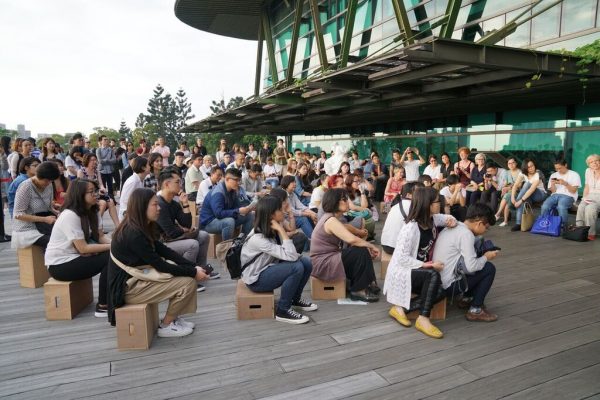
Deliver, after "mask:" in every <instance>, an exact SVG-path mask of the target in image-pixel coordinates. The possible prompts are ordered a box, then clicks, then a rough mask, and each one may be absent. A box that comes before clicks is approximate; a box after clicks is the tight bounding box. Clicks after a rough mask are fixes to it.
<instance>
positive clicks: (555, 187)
mask: <svg viewBox="0 0 600 400" xmlns="http://www.w3.org/2000/svg"><path fill="white" fill-rule="evenodd" d="M554 170H555V171H556V172H555V173H553V174H552V175H550V181H549V183H548V190H549V191H550V193H552V194H551V195H550V197H548V198H546V200H545V201H544V203H543V204H542V211H541V214H542V215H544V214H547V213H549V212H550V210H552V209H553V208H556V209H557V210H558V215H560V219H561V223H562V226H563V227H566V226H567V222H568V221H569V209H570V208H571V206H572V205H573V204H574V203H575V202H576V201H577V198H578V197H579V194H578V192H577V190H578V189H579V188H580V187H581V177H580V176H579V174H578V173H577V172H575V171H573V170H570V169H569V168H567V161H566V160H564V159H562V158H561V159H558V160H556V161H554Z"/></svg>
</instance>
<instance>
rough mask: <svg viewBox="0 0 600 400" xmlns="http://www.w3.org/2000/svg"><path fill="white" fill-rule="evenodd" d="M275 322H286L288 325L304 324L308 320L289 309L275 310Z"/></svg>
mask: <svg viewBox="0 0 600 400" xmlns="http://www.w3.org/2000/svg"><path fill="white" fill-rule="evenodd" d="M275 321H281V322H287V323H288V324H295V325H298V324H305V323H307V322H308V321H310V319H309V318H308V317H307V316H306V315H302V314H300V313H299V312H296V311H294V310H292V309H291V308H290V309H289V310H287V311H279V310H277V314H275Z"/></svg>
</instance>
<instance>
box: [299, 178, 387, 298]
mask: <svg viewBox="0 0 600 400" xmlns="http://www.w3.org/2000/svg"><path fill="white" fill-rule="evenodd" d="M321 205H322V207H323V210H324V211H325V214H324V215H323V217H322V218H321V219H320V220H319V222H318V223H317V226H316V227H315V230H314V232H313V235H312V238H311V240H310V258H311V261H312V263H313V272H312V276H314V277H315V278H317V279H320V280H323V281H327V282H332V281H340V280H345V279H348V280H349V281H350V285H349V290H350V298H351V299H352V300H361V301H366V302H376V301H378V300H379V292H380V289H379V287H378V286H377V281H376V278H375V271H374V270H373V259H375V258H377V257H379V254H380V252H379V248H378V247H376V246H374V245H373V244H371V243H369V242H367V241H365V240H363V239H361V238H359V237H358V236H355V235H353V234H351V233H350V232H349V231H348V229H346V227H345V226H344V225H343V224H342V223H341V222H340V220H339V218H340V217H341V216H342V215H343V214H344V213H345V212H346V211H348V195H347V194H346V191H345V190H344V189H329V190H328V191H327V192H325V195H324V196H323V202H322V204H321ZM343 243H346V244H347V245H348V246H347V247H345V248H342V244H343Z"/></svg>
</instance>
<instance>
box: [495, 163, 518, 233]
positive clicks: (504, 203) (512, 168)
mask: <svg viewBox="0 0 600 400" xmlns="http://www.w3.org/2000/svg"><path fill="white" fill-rule="evenodd" d="M507 165H508V171H506V174H505V177H506V180H505V181H504V186H503V187H502V192H501V194H500V195H501V198H502V200H501V201H500V206H499V207H498V211H497V212H496V215H495V217H496V221H498V220H499V219H500V217H501V216H502V215H504V221H502V222H501V223H500V225H499V226H506V224H508V217H509V216H510V210H511V208H512V207H511V206H512V203H511V201H510V197H511V194H512V187H513V185H514V184H515V182H516V181H517V179H518V178H519V175H521V173H522V172H521V170H520V169H519V167H518V164H517V159H516V158H514V157H509V158H508V161H507Z"/></svg>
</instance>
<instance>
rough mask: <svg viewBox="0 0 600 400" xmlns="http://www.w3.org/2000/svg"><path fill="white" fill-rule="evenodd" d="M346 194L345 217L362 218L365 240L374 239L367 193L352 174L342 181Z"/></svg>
mask: <svg viewBox="0 0 600 400" xmlns="http://www.w3.org/2000/svg"><path fill="white" fill-rule="evenodd" d="M344 185H345V188H346V192H347V194H348V211H346V213H345V216H346V218H347V219H348V220H350V221H351V220H353V219H354V218H357V217H360V218H362V219H363V220H364V221H365V223H364V229H366V230H367V232H369V235H368V237H367V240H372V239H374V238H375V220H374V219H373V214H372V213H371V210H370V209H369V199H368V198H367V193H366V191H365V190H364V189H362V188H361V186H360V178H359V177H358V176H356V175H354V174H352V175H348V176H347V177H346V179H345V180H344Z"/></svg>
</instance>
